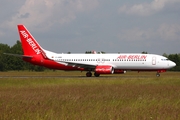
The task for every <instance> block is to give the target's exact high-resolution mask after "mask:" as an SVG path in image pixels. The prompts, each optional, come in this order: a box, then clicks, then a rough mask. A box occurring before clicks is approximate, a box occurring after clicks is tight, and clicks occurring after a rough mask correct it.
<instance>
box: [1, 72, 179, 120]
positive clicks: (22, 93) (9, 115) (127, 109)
mask: <svg viewBox="0 0 180 120" xmlns="http://www.w3.org/2000/svg"><path fill="white" fill-rule="evenodd" d="M0 76H5V77H1V78H0V119H1V120H13V119H14V120H34V119H36V120H66V119H69V120H71V119H86V120H91V119H97V120H99V119H102V120H117V119H119V120H126V119H128V120H129V119H130V120H132V119H133V120H139V119H143V120H151V119H153V120H154V119H155V120H162V119H163V120H178V119H180V114H179V113H180V74H179V73H178V72H166V73H162V74H161V77H159V78H157V77H155V73H154V72H153V73H151V72H150V73H146V72H145V73H136V72H129V73H127V74H123V75H103V76H101V77H99V78H96V77H92V78H86V77H84V76H85V73H80V72H63V71H56V72H51V71H47V72H26V71H25V72H22V71H21V72H13V71H12V72H2V73H0ZM12 76H13V77H12ZM16 76H23V77H16ZM27 76H30V78H29V77H27ZM31 76H34V77H31ZM67 76H73V77H67Z"/></svg>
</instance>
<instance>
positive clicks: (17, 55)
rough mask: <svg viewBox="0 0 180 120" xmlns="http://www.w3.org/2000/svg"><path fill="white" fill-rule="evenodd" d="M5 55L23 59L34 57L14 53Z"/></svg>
mask: <svg viewBox="0 0 180 120" xmlns="http://www.w3.org/2000/svg"><path fill="white" fill-rule="evenodd" d="M3 54H5V55H11V56H16V57H21V58H32V57H33V56H28V55H19V54H12V53H3Z"/></svg>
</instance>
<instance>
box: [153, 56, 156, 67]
mask: <svg viewBox="0 0 180 120" xmlns="http://www.w3.org/2000/svg"><path fill="white" fill-rule="evenodd" d="M152 65H156V57H155V56H153V57H152Z"/></svg>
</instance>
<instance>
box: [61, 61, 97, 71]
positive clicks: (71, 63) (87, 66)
mask: <svg viewBox="0 0 180 120" xmlns="http://www.w3.org/2000/svg"><path fill="white" fill-rule="evenodd" d="M58 63H60V64H64V65H66V66H72V67H77V68H84V69H85V70H94V69H95V68H96V66H97V65H94V64H83V63H74V62H68V61H58Z"/></svg>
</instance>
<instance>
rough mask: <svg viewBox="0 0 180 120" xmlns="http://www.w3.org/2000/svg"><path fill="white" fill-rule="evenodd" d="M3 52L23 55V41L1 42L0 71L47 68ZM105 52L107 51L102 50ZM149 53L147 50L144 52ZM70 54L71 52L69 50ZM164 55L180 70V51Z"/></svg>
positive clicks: (176, 69) (41, 69) (40, 69)
mask: <svg viewBox="0 0 180 120" xmlns="http://www.w3.org/2000/svg"><path fill="white" fill-rule="evenodd" d="M3 53H13V54H20V55H23V51H22V46H21V42H20V41H18V40H17V42H16V43H15V44H14V45H13V46H9V45H7V44H2V43H0V71H11V70H17V71H19V70H29V71H44V70H46V69H47V68H45V67H41V66H35V65H32V64H30V63H27V62H24V61H23V60H22V58H20V57H13V56H9V55H4V54H3ZM85 53H86V54H92V53H91V51H86V52H85ZM101 53H102V54H105V52H101ZM143 53H144V54H147V52H143ZM69 54H70V52H69ZM163 56H165V57H167V58H168V59H169V60H172V61H174V62H175V63H176V67H174V68H172V69H171V71H180V53H179V54H169V55H168V54H166V53H164V54H163Z"/></svg>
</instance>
